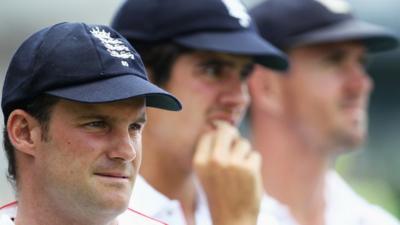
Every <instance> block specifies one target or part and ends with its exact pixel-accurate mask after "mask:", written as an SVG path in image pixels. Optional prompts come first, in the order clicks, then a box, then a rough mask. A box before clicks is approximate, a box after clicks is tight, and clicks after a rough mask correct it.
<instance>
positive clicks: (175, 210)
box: [129, 175, 211, 225]
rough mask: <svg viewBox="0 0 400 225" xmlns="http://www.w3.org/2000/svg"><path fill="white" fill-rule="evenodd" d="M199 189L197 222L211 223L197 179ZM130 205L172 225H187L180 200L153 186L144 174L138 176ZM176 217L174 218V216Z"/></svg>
mask: <svg viewBox="0 0 400 225" xmlns="http://www.w3.org/2000/svg"><path fill="white" fill-rule="evenodd" d="M195 182H196V183H195V184H196V189H197V206H196V212H195V220H196V224H201V225H211V216H210V213H209V209H208V204H207V199H206V196H205V193H204V191H203V190H202V188H201V187H200V185H199V184H198V181H197V179H195ZM129 206H130V207H131V208H133V209H136V210H138V211H140V212H143V213H145V214H147V215H150V216H152V217H154V218H157V219H160V220H162V221H166V222H167V223H169V224H171V225H185V224H186V222H185V218H184V215H183V211H182V208H181V205H180V203H179V201H178V200H174V199H170V198H168V197H167V196H165V195H164V194H162V193H160V192H159V191H157V190H156V189H155V188H154V187H152V186H151V185H150V184H149V183H148V182H147V181H146V180H145V179H144V178H143V177H142V176H140V175H139V176H137V178H136V183H135V186H134V189H133V194H132V198H131V202H130V204H129ZM172 217H174V218H172Z"/></svg>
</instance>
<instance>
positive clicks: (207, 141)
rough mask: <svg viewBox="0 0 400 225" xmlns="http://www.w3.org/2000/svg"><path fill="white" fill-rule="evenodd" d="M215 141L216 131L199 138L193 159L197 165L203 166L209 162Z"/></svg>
mask: <svg viewBox="0 0 400 225" xmlns="http://www.w3.org/2000/svg"><path fill="white" fill-rule="evenodd" d="M214 139H215V131H210V132H207V133H205V134H203V135H202V136H201V137H200V138H199V141H198V143H197V146H196V150H195V154H194V159H193V162H194V163H195V164H197V165H201V164H204V163H206V162H208V161H209V159H210V157H211V152H212V146H213V145H214V143H213V142H214V141H215V140H214Z"/></svg>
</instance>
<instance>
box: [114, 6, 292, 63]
mask: <svg viewBox="0 0 400 225" xmlns="http://www.w3.org/2000/svg"><path fill="white" fill-rule="evenodd" d="M112 27H113V28H115V29H116V30H117V31H118V32H120V33H121V34H122V35H124V36H125V37H126V38H128V39H134V40H142V41H147V42H155V43H157V42H162V41H172V42H174V43H177V44H179V45H182V46H184V47H188V48H192V49H199V50H208V51H216V52H224V53H231V54H240V55H248V56H252V57H254V58H255V59H256V61H257V62H259V63H262V64H263V65H265V66H267V67H270V68H273V69H279V70H284V69H286V68H287V66H288V62H287V58H286V55H285V54H284V53H282V52H281V51H280V50H278V49H276V48H275V47H274V46H272V45H271V44H270V43H268V42H267V41H265V40H263V38H262V37H260V36H259V34H258V33H257V31H256V27H255V25H254V23H253V21H252V19H251V17H250V16H249V15H248V13H247V9H246V8H245V7H244V6H243V4H242V3H241V2H240V0H126V1H125V3H124V4H123V5H122V6H121V7H120V9H119V11H118V12H117V13H116V16H115V17H114V19H113V21H112Z"/></svg>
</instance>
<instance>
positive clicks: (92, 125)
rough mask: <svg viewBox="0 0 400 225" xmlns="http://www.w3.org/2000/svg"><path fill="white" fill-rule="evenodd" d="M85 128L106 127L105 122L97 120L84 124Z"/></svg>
mask: <svg viewBox="0 0 400 225" xmlns="http://www.w3.org/2000/svg"><path fill="white" fill-rule="evenodd" d="M85 126H86V127H89V128H105V127H106V126H107V124H106V122H104V121H101V120H98V121H91V122H88V123H86V124H85Z"/></svg>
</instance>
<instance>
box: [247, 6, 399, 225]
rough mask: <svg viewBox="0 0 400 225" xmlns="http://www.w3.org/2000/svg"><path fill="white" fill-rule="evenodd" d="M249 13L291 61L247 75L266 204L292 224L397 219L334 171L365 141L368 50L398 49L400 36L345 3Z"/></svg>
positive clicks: (272, 213)
mask: <svg viewBox="0 0 400 225" xmlns="http://www.w3.org/2000/svg"><path fill="white" fill-rule="evenodd" d="M251 15H252V16H253V17H254V20H255V21H256V23H257V25H258V27H259V30H260V32H261V34H262V35H263V37H264V38H266V39H267V40H270V41H271V43H273V44H275V45H276V46H278V47H279V48H280V49H282V50H284V51H285V52H286V53H287V54H288V56H289V61H290V65H291V67H290V69H289V70H288V71H287V72H284V73H278V72H276V71H271V70H269V69H267V68H262V67H261V66H258V67H257V69H255V72H254V74H253V76H252V77H251V79H250V80H249V89H250V93H251V97H252V105H251V131H252V142H253V144H254V148H255V149H257V150H259V151H260V153H261V155H262V159H263V168H262V172H263V183H264V186H265V188H266V191H267V193H268V194H269V195H270V196H272V197H273V198H275V199H276V200H277V201H275V200H273V199H271V198H265V199H264V200H263V207H262V208H263V209H262V210H266V211H268V213H269V214H270V216H271V217H272V218H275V219H277V220H278V221H279V222H281V224H287V225H289V224H290V225H294V224H298V225H300V224H301V225H322V224H326V225H337V224H341V225H361V224H363V225H366V224H369V225H372V224H373V225H378V224H380V225H382V224H398V223H397V222H396V221H395V219H393V217H391V216H389V215H388V214H387V213H385V212H383V210H381V209H380V208H378V207H376V206H372V205H370V204H368V203H367V202H366V201H365V200H363V199H362V198H361V197H359V196H358V195H356V194H355V193H354V192H353V191H352V190H351V189H350V187H348V185H347V184H345V182H344V181H343V180H342V179H341V178H340V177H339V176H338V175H337V174H336V173H335V172H333V169H332V168H331V166H332V162H334V161H335V158H336V157H337V156H338V155H339V154H341V153H345V152H346V151H348V150H349V149H354V148H357V147H360V145H361V144H362V143H364V140H365V137H366V132H367V107H368V98H369V95H370V92H371V90H372V88H373V82H372V80H371V78H370V77H369V76H368V74H367V73H366V71H365V70H364V62H365V57H366V54H367V53H368V52H378V51H383V50H388V49H392V48H394V47H395V46H396V45H397V44H398V41H397V39H396V37H395V36H394V35H393V34H391V33H390V32H389V31H387V30H385V29H384V28H381V27H378V26H376V25H372V24H369V23H366V22H363V21H360V20H358V19H356V18H354V17H353V16H352V14H351V11H350V7H349V4H348V3H347V2H345V1H342V0H329V1H327V0H269V1H265V2H263V3H261V4H259V5H258V6H255V7H254V8H253V9H252V10H251ZM264 206H265V208H264ZM265 220H267V221H268V218H265Z"/></svg>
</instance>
